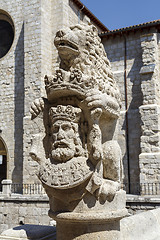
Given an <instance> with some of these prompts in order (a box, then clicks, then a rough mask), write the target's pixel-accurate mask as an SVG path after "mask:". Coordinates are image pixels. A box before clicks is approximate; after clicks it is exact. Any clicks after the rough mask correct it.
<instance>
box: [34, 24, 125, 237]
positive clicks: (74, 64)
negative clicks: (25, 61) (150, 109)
mask: <svg viewBox="0 0 160 240" xmlns="http://www.w3.org/2000/svg"><path fill="white" fill-rule="evenodd" d="M54 43H55V46H56V48H57V50H58V53H59V57H60V60H61V62H60V66H59V68H58V69H56V70H55V74H54V75H53V76H47V75H46V76H45V78H44V81H45V88H46V93H47V99H39V100H36V101H35V102H34V103H33V104H32V106H31V110H30V111H31V114H32V119H33V121H36V119H37V118H39V116H40V117H42V115H43V123H44V129H45V134H44V136H43V134H37V135H35V137H34V139H33V145H32V148H31V152H30V155H31V157H32V158H33V159H34V160H36V161H37V162H38V163H39V173H38V177H39V179H40V180H41V182H42V184H43V186H44V188H45V190H46V193H47V195H48V196H49V199H50V211H49V216H50V217H52V218H53V219H55V220H56V221H57V223H58V226H59V227H58V233H57V236H58V239H61V240H62V239H65V240H66V237H67V236H66V233H67V229H70V230H68V231H69V232H70V234H67V235H68V238H67V239H82V238H83V239H86V237H87V238H88V237H89V239H96V238H97V237H99V238H100V239H103V238H104V237H105V238H106V237H109V236H110V239H119V220H120V219H121V218H122V217H123V216H125V215H126V214H127V211H126V209H125V192H124V191H123V190H121V181H122V177H123V170H122V162H121V160H122V159H121V151H120V148H119V145H118V143H117V141H116V132H115V127H116V122H117V119H118V117H119V113H120V104H121V101H120V93H119V90H118V88H117V85H116V82H115V80H114V78H113V74H112V71H111V67H110V63H109V61H108V59H107V56H106V54H105V51H104V48H103V45H102V43H101V41H100V38H99V37H98V32H97V29H96V28H95V27H94V26H92V25H85V24H83V25H79V24H78V25H75V26H72V27H70V28H65V29H61V30H59V31H58V32H57V33H56V37H55V40H54ZM41 113H42V114H41ZM34 119H35V120H34ZM43 132H44V131H43ZM84 222H85V223H86V226H87V223H90V225H91V228H90V230H89V228H88V231H89V232H88V233H87V232H86V235H85V234H84V229H86V227H84V228H83V227H82V228H81V226H82V225H83V224H84ZM108 222H110V223H109V226H111V225H113V229H114V230H115V233H113V234H112V233H111V231H109V230H108V231H106V232H105V233H104V232H103V234H100V232H101V230H102V229H101V227H100V225H101V223H102V225H103V226H107V225H108ZM66 224H67V226H68V224H69V226H72V225H73V224H74V225H75V229H77V230H76V232H74V231H73V229H72V227H69V226H68V227H67V228H66V227H65V225H66ZM93 225H94V228H95V229H97V232H98V233H97V234H98V235H97V234H96V233H93ZM99 227H100V228H99ZM102 228H103V227H102ZM71 229H72V230H71ZM78 229H79V231H78ZM109 229H110V227H109ZM110 230H111V229H110ZM85 231H86V230H85ZM82 235H83V237H82ZM111 236H112V237H111Z"/></svg>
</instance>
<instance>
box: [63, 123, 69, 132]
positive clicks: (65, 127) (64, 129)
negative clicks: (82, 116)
mask: <svg viewBox="0 0 160 240" xmlns="http://www.w3.org/2000/svg"><path fill="white" fill-rule="evenodd" d="M62 129H63V131H68V130H70V129H71V127H70V126H69V125H67V124H66V125H63V126H62Z"/></svg>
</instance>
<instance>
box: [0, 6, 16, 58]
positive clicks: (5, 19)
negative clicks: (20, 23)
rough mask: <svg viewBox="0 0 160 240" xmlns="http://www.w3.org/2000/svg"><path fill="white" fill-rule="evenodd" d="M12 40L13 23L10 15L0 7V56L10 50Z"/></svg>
mask: <svg viewBox="0 0 160 240" xmlns="http://www.w3.org/2000/svg"><path fill="white" fill-rule="evenodd" d="M13 40H14V24H13V21H12V19H11V17H10V16H9V15H8V14H7V13H6V12H5V11H3V10H1V9H0V58H2V57H4V56H5V55H6V54H7V53H8V51H9V50H10V48H11V46H12V43H13Z"/></svg>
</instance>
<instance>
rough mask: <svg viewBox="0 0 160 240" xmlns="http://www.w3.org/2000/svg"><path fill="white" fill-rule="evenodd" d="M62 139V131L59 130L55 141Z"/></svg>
mask: <svg viewBox="0 0 160 240" xmlns="http://www.w3.org/2000/svg"><path fill="white" fill-rule="evenodd" d="M63 138H64V131H63V130H62V129H61V128H60V129H59V131H58V133H57V140H61V139H63Z"/></svg>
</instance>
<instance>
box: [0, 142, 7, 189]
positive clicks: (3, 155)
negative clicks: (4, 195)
mask: <svg viewBox="0 0 160 240" xmlns="http://www.w3.org/2000/svg"><path fill="white" fill-rule="evenodd" d="M6 178H7V151H6V148H5V146H4V144H3V142H2V140H1V139H0V183H1V181H2V180H3V179H6ZM0 186H1V185H0ZM0 191H2V189H1V187H0Z"/></svg>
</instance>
